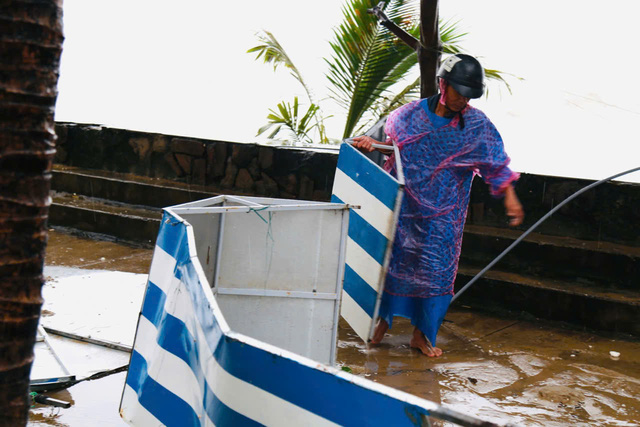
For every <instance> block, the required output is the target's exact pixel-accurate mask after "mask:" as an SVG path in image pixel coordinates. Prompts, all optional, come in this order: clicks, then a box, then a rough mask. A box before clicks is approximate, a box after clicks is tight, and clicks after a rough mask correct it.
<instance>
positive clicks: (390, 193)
mask: <svg viewBox="0 0 640 427" xmlns="http://www.w3.org/2000/svg"><path fill="white" fill-rule="evenodd" d="M338 169H340V170H341V171H342V172H343V173H344V174H346V175H347V176H348V177H349V178H351V179H352V180H354V181H355V182H356V183H357V184H358V185H359V186H360V187H362V188H363V189H364V190H365V191H367V192H368V193H370V194H371V195H373V197H375V198H376V199H378V200H380V201H381V202H382V203H384V204H385V206H387V207H388V208H389V209H390V210H394V208H395V204H396V197H397V196H398V187H399V186H400V184H399V183H398V181H396V179H395V178H393V177H392V176H391V175H389V174H388V173H387V172H386V171H384V170H383V169H381V168H380V166H378V165H376V164H375V163H373V162H372V161H371V159H369V158H367V157H366V156H365V155H364V154H362V153H361V152H359V151H358V150H356V149H355V148H353V147H352V146H350V145H349V144H342V145H341V146H340V155H339V157H338Z"/></svg>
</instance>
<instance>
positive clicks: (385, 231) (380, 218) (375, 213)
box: [333, 169, 393, 239]
mask: <svg viewBox="0 0 640 427" xmlns="http://www.w3.org/2000/svg"><path fill="white" fill-rule="evenodd" d="M333 192H334V194H335V195H336V196H338V197H339V198H340V200H342V201H343V202H344V203H348V204H350V205H360V209H358V210H357V213H358V215H360V216H361V217H362V218H363V219H364V220H365V221H366V222H368V223H369V224H371V226H373V227H374V228H375V229H376V230H378V231H379V232H380V233H381V234H382V235H383V236H385V237H386V238H387V239H390V238H391V233H392V231H393V230H392V227H391V224H392V222H393V209H389V208H388V207H387V206H386V205H385V204H384V203H382V202H381V201H380V200H378V199H376V198H375V197H374V196H373V195H372V194H371V193H369V192H368V191H366V190H365V189H364V188H362V187H361V186H360V185H358V183H356V182H355V181H354V180H353V179H351V178H350V177H349V176H348V175H346V174H345V173H344V172H342V171H341V170H340V169H336V176H335V179H334V184H333Z"/></svg>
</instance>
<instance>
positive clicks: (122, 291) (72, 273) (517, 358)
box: [29, 231, 640, 427]
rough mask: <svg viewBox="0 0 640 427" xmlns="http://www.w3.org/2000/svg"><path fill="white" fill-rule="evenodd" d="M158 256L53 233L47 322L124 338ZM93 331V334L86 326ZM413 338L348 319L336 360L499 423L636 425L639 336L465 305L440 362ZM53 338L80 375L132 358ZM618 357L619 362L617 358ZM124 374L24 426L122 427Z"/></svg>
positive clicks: (400, 323) (403, 328) (71, 393)
mask: <svg viewBox="0 0 640 427" xmlns="http://www.w3.org/2000/svg"><path fill="white" fill-rule="evenodd" d="M151 254H152V250H150V249H141V248H135V247H129V246H126V245H121V244H117V243H113V242H106V241H95V240H91V239H84V238H79V237H75V236H72V235H70V234H68V233H65V232H60V231H52V232H51V234H50V242H49V247H48V251H47V259H46V265H47V269H46V272H47V273H50V274H49V277H48V278H47V285H45V290H44V295H45V299H46V296H47V292H51V291H52V290H54V291H56V292H66V294H67V295H66V296H65V300H66V302H65V304H62V303H57V304H56V305H55V306H49V305H47V304H48V303H47V301H45V306H44V307H43V316H58V318H59V319H62V318H63V317H64V316H65V313H64V312H65V311H66V312H69V311H71V310H72V309H77V308H78V306H79V305H83V306H85V307H89V308H90V309H87V310H86V312H85V314H86V315H87V316H90V315H91V316H92V317H91V318H92V319H93V320H92V321H91V322H89V321H86V322H78V324H77V325H76V326H75V327H74V330H76V331H78V332H79V333H93V334H94V335H95V336H98V337H103V338H105V339H109V340H110V341H113V340H114V339H116V338H115V335H114V334H113V332H114V330H119V331H122V330H126V329H127V328H129V327H130V326H131V325H129V324H130V323H131V322H133V328H135V322H136V321H137V312H138V311H139V307H137V308H136V307H133V308H132V307H131V301H133V299H135V298H136V295H138V294H139V292H140V283H139V282H140V279H141V277H142V276H140V274H145V273H147V272H148V268H149V265H150V262H151ZM97 270H99V271H97ZM110 272H111V273H110ZM123 273H138V274H129V275H127V274H124V275H123ZM142 278H143V277H142ZM143 279H144V278H143ZM129 280H131V282H128V281H129ZM97 282H101V283H105V282H106V283H109V284H111V286H112V289H113V292H111V295H100V294H96V293H94V292H92V290H91V286H92V284H95V283H97ZM127 283H131V284H130V285H127ZM52 287H55V289H51V288H52ZM123 287H124V288H123ZM52 295H53V294H52ZM50 298H53V297H50ZM50 302H51V301H50ZM113 314H116V317H117V319H118V322H121V323H122V325H121V326H117V327H114V326H113V325H114V324H116V322H115V321H113V320H108V317H109V316H111V315H113ZM102 316H104V318H103V317H102ZM103 319H104V320H103ZM127 319H132V320H127ZM68 320H69V319H67V321H68ZM101 321H102V322H101ZM95 322H97V323H95ZM81 323H85V324H84V325H82V324H81ZM89 323H93V324H96V325H98V326H96V327H94V329H93V330H92V331H87V330H83V329H82V328H83V327H84V328H86V327H87V324H89ZM100 325H102V326H100ZM411 330H412V327H411V325H410V324H409V322H407V321H404V320H403V319H398V320H397V321H394V328H393V329H392V330H390V331H389V333H388V334H387V336H386V337H385V339H384V341H383V343H382V344H381V345H379V346H377V347H375V348H367V346H366V345H364V344H363V343H362V341H361V340H360V339H359V338H357V337H356V336H355V334H354V333H353V332H352V331H351V329H350V328H349V327H348V326H347V325H346V324H344V323H341V325H340V337H339V343H338V347H339V348H338V363H339V365H340V366H347V367H349V368H350V369H351V370H352V371H353V373H354V374H356V375H360V376H363V377H365V378H368V379H370V380H373V381H377V382H380V383H382V384H385V385H388V386H391V387H395V388H397V389H400V390H403V391H406V392H409V393H412V394H415V395H417V396H420V397H423V398H426V399H429V400H433V401H436V402H439V403H442V404H444V405H445V406H447V407H450V408H452V409H456V410H458V411H460V412H464V413H468V414H471V415H476V416H479V417H481V418H483V419H485V420H491V421H495V422H498V423H505V422H513V423H519V424H521V425H527V426H561V425H562V426H565V425H584V426H593V425H603V426H604V425H606V426H635V425H638V421H637V420H639V419H640V403H639V402H638V396H640V340H631V339H620V338H618V339H612V338H605V337H602V336H597V335H594V334H590V333H585V332H580V331H573V330H569V329H564V328H561V327H560V325H557V324H552V323H546V322H542V321H537V320H535V319H530V320H526V321H525V320H521V319H517V318H511V317H507V316H500V317H496V316H490V315H486V314H482V313H478V312H472V311H469V310H467V309H465V308H464V307H461V308H456V309H452V310H450V312H449V314H448V315H447V321H446V322H445V324H444V326H443V328H442V330H441V333H440V335H439V338H438V340H439V341H438V346H439V347H441V348H442V349H443V350H444V354H443V356H442V357H440V358H438V359H429V358H427V357H424V356H422V355H420V354H419V353H417V352H416V351H414V350H412V349H410V348H409V345H408V343H409V337H410V334H411ZM125 335H126V334H125ZM55 339H56V345H57V346H58V347H59V349H60V353H62V354H61V355H62V356H63V358H67V359H68V360H69V361H70V363H69V365H70V366H74V367H81V368H82V369H84V370H85V371H88V370H90V369H93V370H95V369H96V366H98V367H100V366H103V367H104V368H111V367H114V366H116V365H119V364H120V363H125V364H126V362H127V361H128V354H126V353H124V352H121V351H118V350H112V349H108V348H96V346H89V345H87V344H80V347H79V344H78V343H77V342H73V340H68V339H66V338H60V337H56V338H55ZM83 345H84V346H85V347H84V348H85V350H82V349H83V347H82V346H83ZM79 349H80V350H79ZM611 351H614V352H618V353H619V356H617V357H613V356H612V355H611V353H610V352H611ZM614 355H615V353H614ZM89 365H91V368H89ZM125 376H126V374H125V373H124V372H121V373H118V374H114V375H111V376H108V377H105V378H101V379H99V380H94V381H86V382H82V383H79V384H77V385H74V386H73V387H70V388H69V389H67V390H64V391H59V392H55V393H48V395H49V396H51V397H54V398H57V399H61V400H65V401H69V402H71V403H72V406H71V408H69V409H61V408H52V407H48V406H43V405H35V406H34V407H33V408H32V409H31V413H30V420H29V425H31V426H72V427H75V426H87V425H91V426H120V425H125V423H124V422H123V421H122V420H121V419H120V417H119V415H118V405H119V401H120V395H121V393H122V388H123V385H124V380H125ZM442 425H446V424H442Z"/></svg>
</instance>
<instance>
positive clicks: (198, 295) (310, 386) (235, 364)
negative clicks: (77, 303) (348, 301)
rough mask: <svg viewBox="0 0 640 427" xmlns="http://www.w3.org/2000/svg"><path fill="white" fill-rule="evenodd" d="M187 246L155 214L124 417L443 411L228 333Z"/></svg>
mask: <svg viewBox="0 0 640 427" xmlns="http://www.w3.org/2000/svg"><path fill="white" fill-rule="evenodd" d="M191 245H194V243H193V233H192V231H191V227H190V226H189V225H188V224H185V223H183V222H181V221H179V219H178V218H176V217H174V216H172V215H171V214H170V213H168V212H165V215H164V218H163V222H162V226H161V228H160V232H159V235H158V240H157V242H156V249H155V252H154V256H153V261H152V265H151V271H150V273H149V282H148V286H147V290H146V294H145V298H144V302H143V306H142V311H141V315H140V319H139V323H138V329H137V331H136V338H135V344H134V349H133V353H132V356H131V363H130V365H129V372H128V374H127V379H126V383H125V388H124V391H123V396H122V401H121V404H120V413H121V415H122V417H123V418H124V420H125V421H127V422H128V423H130V424H132V425H135V426H158V425H167V426H180V427H183V426H213V425H217V426H254V425H278V426H288V425H291V426H302V425H303V426H335V425H351V426H361V425H371V426H378V425H379V426H385V427H387V426H390V425H393V426H404V425H407V426H410V425H415V422H416V420H420V417H421V415H429V413H431V415H436V414H437V413H439V412H440V411H442V410H443V409H442V408H441V407H440V406H439V405H437V404H436V403H433V402H429V401H426V400H423V399H419V398H417V397H415V396H412V395H409V394H406V393H403V392H400V391H398V390H394V389H392V388H390V387H385V386H382V385H380V384H376V383H374V382H372V381H368V380H366V379H364V378H360V377H357V376H354V375H351V374H348V373H346V372H342V371H340V370H337V369H335V368H332V367H329V366H323V365H319V364H318V363H317V362H314V361H312V360H310V359H306V358H304V357H302V356H297V355H295V354H292V353H290V352H287V351H285V350H281V349H278V348H277V347H273V346H270V345H268V344H264V343H261V342H259V341H257V340H255V339H252V338H249V337H246V336H243V335H240V334H237V333H234V332H231V331H229V330H228V327H227V325H226V322H225V321H224V318H223V317H222V315H221V313H220V310H219V308H218V305H217V303H216V301H215V298H214V296H213V294H212V293H211V290H210V288H209V285H208V284H207V283H206V279H205V278H204V273H203V272H202V268H201V266H200V265H199V263H198V260H197V257H196V256H195V254H194V253H193V252H192V250H191V247H190V246H191ZM450 412H451V411H450Z"/></svg>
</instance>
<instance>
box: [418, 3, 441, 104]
mask: <svg viewBox="0 0 640 427" xmlns="http://www.w3.org/2000/svg"><path fill="white" fill-rule="evenodd" d="M420 44H421V45H422V47H421V48H420V49H419V50H418V63H419V64H420V97H421V98H427V97H429V96H431V95H434V94H435V93H436V92H437V91H438V86H437V84H436V73H437V71H438V67H439V66H440V49H441V46H440V32H439V25H438V0H420Z"/></svg>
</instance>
